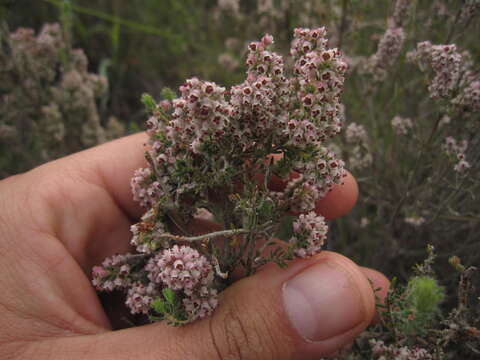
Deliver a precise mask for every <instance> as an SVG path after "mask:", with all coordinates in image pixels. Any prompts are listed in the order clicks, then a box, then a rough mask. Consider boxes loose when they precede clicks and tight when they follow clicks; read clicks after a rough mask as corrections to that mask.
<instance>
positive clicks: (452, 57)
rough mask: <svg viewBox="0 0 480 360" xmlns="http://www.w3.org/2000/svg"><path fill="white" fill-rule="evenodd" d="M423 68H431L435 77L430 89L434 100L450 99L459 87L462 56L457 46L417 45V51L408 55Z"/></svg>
mask: <svg viewBox="0 0 480 360" xmlns="http://www.w3.org/2000/svg"><path fill="white" fill-rule="evenodd" d="M407 58H408V59H409V60H410V61H416V62H417V63H418V64H419V65H420V67H422V68H431V69H432V70H433V72H434V77H433V79H432V81H431V83H430V86H429V87H428V89H429V91H430V96H431V97H432V98H442V97H447V98H448V97H450V96H451V95H452V92H453V91H454V90H455V89H456V87H457V86H458V81H459V79H460V65H461V62H462V56H461V55H460V54H459V53H458V52H457V47H456V45H455V44H451V45H432V43H431V42H430V41H424V42H421V43H418V44H417V49H416V51H412V52H410V53H409V54H408V55H407Z"/></svg>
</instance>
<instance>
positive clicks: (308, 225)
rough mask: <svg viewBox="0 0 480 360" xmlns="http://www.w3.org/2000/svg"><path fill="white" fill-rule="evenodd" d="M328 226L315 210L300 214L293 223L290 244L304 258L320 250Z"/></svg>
mask: <svg viewBox="0 0 480 360" xmlns="http://www.w3.org/2000/svg"><path fill="white" fill-rule="evenodd" d="M327 232H328V226H327V224H326V223H325V218H324V217H323V216H321V215H317V214H316V213H315V212H313V211H312V212H310V213H308V214H306V215H305V214H302V215H300V216H299V217H298V219H297V220H296V221H295V222H294V223H293V234H294V235H293V237H292V238H291V239H290V244H291V246H293V248H294V251H295V254H296V255H297V256H299V257H302V258H305V257H308V256H312V255H315V254H317V253H318V252H320V250H321V249H322V246H323V244H324V243H325V240H326V238H327Z"/></svg>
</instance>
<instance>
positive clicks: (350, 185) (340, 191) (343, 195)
mask: <svg viewBox="0 0 480 360" xmlns="http://www.w3.org/2000/svg"><path fill="white" fill-rule="evenodd" d="M346 174H347V176H346V177H345V178H344V182H343V184H335V185H334V186H333V188H332V190H331V191H330V192H329V193H328V194H327V195H326V196H325V197H324V198H323V199H320V200H318V201H317V202H316V204H315V211H316V212H317V213H318V214H320V215H323V216H324V217H325V218H326V219H329V220H331V219H336V218H338V217H341V216H344V215H346V214H348V213H349V212H350V211H351V210H352V208H353V206H354V205H355V203H356V202H357V198H358V185H357V181H356V180H355V178H354V177H353V175H352V174H351V173H350V172H349V171H347V172H346ZM297 176H298V174H295V173H294V174H292V178H295V177H297ZM259 179H260V180H263V178H259ZM268 187H269V189H270V190H272V191H283V190H284V189H285V187H286V183H285V181H283V180H282V179H280V178H279V177H276V176H272V178H271V181H270V183H269V184H268Z"/></svg>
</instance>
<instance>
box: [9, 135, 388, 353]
mask: <svg viewBox="0 0 480 360" xmlns="http://www.w3.org/2000/svg"><path fill="white" fill-rule="evenodd" d="M146 141H147V137H146V136H145V135H144V134H137V135H133V136H129V137H126V138H123V139H120V140H117V141H113V142H110V143H107V144H104V145H101V146H98V147H96V148H93V149H90V150H87V151H84V152H81V153H77V154H74V155H72V156H69V157H66V158H63V159H60V160H57V161H54V162H51V163H48V164H45V165H43V166H40V167H38V168H36V169H34V170H32V171H30V172H28V173H25V174H22V175H17V176H14V177H11V178H8V179H5V180H3V181H1V182H0V194H1V195H0V253H1V255H2V260H1V261H0V288H1V289H2V290H3V291H2V292H1V294H0V312H1V315H2V316H1V317H0V358H2V359H7V358H8V359H15V360H19V359H37V360H42V359H73V360H75V359H92V360H95V359H102V360H108V359H115V360H120V359H131V358H138V359H142V360H143V359H173V360H177V359H252V360H253V359H277V360H280V359H307V358H313V359H318V358H319V357H320V356H324V355H327V354H330V353H333V352H335V351H336V350H338V349H340V348H341V347H343V346H345V345H348V344H349V343H351V342H352V341H353V339H354V338H355V336H357V335H358V334H359V333H360V332H361V331H363V330H364V329H365V327H366V326H368V324H369V323H370V322H371V321H372V318H373V317H374V314H375V299H374V294H373V291H372V286H371V285H370V283H369V281H368V280H367V277H369V278H370V279H371V281H372V282H373V283H374V285H373V286H374V287H375V288H377V287H380V288H382V289H383V290H382V291H381V292H380V294H379V295H380V297H382V296H384V294H385V292H386V288H387V286H388V281H387V280H386V278H385V277H384V276H383V275H381V274H379V273H378V272H376V271H374V270H370V269H365V268H361V267H359V266H357V265H356V264H354V263H353V262H352V261H350V260H349V259H347V258H345V257H343V256H342V255H339V254H336V253H332V252H328V251H323V252H321V253H320V254H319V255H317V256H315V257H313V258H311V259H308V260H297V261H294V262H292V264H290V266H289V267H288V268H287V269H285V270H282V269H280V268H278V267H277V266H276V265H267V266H266V267H265V268H264V269H262V270H261V271H259V272H258V273H257V274H255V275H253V276H251V277H248V278H244V279H241V280H239V281H238V282H236V283H235V284H233V285H232V286H231V287H229V288H228V289H227V290H226V291H224V292H223V293H222V298H221V304H220V306H219V308H218V309H217V310H216V311H215V313H214V314H213V316H212V317H210V318H207V319H204V320H202V321H197V322H195V323H193V324H190V325H187V326H184V327H178V328H172V327H170V326H167V325H165V324H162V323H155V324H151V325H146V326H141V327H136V328H130V329H123V330H117V331H111V325H110V321H109V319H108V317H107V316H106V314H105V312H104V310H103V308H102V306H101V304H100V302H99V300H98V297H97V295H96V293H95V291H94V289H93V287H92V285H91V283H90V280H89V277H90V270H91V268H92V266H93V265H95V264H98V263H100V262H101V261H102V260H103V259H104V258H105V257H107V256H110V255H112V254H114V253H124V252H126V251H128V249H129V238H130V231H129V228H130V225H131V224H132V222H134V219H136V218H138V217H139V216H140V215H141V213H142V210H141V209H140V208H139V207H138V205H137V204H136V203H134V202H133V200H132V197H131V194H130V188H129V185H128V184H129V179H130V177H131V176H132V174H133V171H134V169H136V168H138V167H140V166H141V165H142V163H143V161H144V160H143V150H142V147H141V144H142V143H145V142H146ZM356 197H357V188H356V183H355V181H354V180H353V178H352V177H351V176H349V177H348V178H347V181H346V184H345V185H344V186H341V187H337V188H335V189H334V191H332V192H331V193H330V194H329V195H328V196H327V198H325V199H324V200H322V202H321V203H319V204H318V207H317V210H318V211H320V212H321V213H322V214H323V215H324V216H326V217H329V218H333V217H337V216H340V215H343V214H345V213H346V212H348V211H349V210H350V209H351V207H352V206H353V204H354V203H355V200H356Z"/></svg>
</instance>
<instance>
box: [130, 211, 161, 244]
mask: <svg viewBox="0 0 480 360" xmlns="http://www.w3.org/2000/svg"><path fill="white" fill-rule="evenodd" d="M155 218H156V213H155V211H154V210H153V209H150V210H149V211H147V212H146V213H145V214H144V215H143V216H142V219H141V221H140V222H139V223H137V224H134V225H132V226H131V227H130V231H131V232H132V235H133V236H132V239H131V240H130V243H131V244H132V245H133V246H135V249H136V250H137V252H139V253H143V254H150V253H152V252H154V251H155V250H158V249H159V248H162V247H166V246H168V242H166V241H165V240H164V239H162V237H161V235H162V234H163V233H164V232H165V227H164V225H163V223H162V222H160V221H155Z"/></svg>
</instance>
